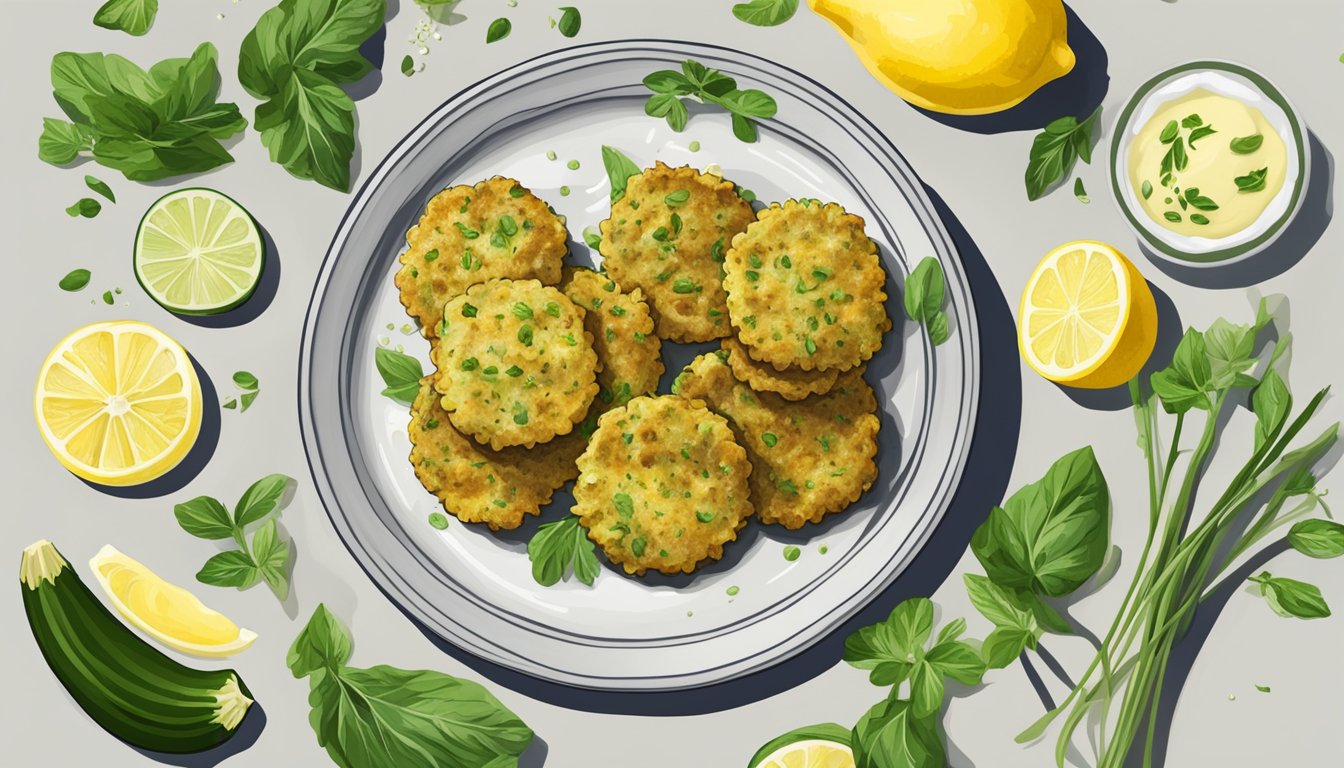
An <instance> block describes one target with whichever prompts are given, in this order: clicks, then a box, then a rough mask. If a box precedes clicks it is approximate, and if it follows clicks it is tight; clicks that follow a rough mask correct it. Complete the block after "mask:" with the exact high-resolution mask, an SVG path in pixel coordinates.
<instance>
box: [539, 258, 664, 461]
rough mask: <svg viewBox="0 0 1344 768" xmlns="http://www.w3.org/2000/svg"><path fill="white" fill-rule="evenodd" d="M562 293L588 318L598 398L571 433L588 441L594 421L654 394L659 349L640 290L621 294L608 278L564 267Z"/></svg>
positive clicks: (660, 362) (585, 323)
mask: <svg viewBox="0 0 1344 768" xmlns="http://www.w3.org/2000/svg"><path fill="white" fill-rule="evenodd" d="M560 292H561V293H563V294H565V295H566V296H568V297H569V299H570V300H571V301H573V302H574V303H575V304H577V305H579V306H580V307H582V308H583V309H584V311H585V312H586V314H585V315H584V318H583V328H584V330H586V331H587V332H588V333H590V334H591V335H592V337H593V349H594V351H596V352H597V365H598V371H597V383H598V386H599V389H598V392H597V397H596V398H594V399H593V405H592V407H591V408H589V410H588V416H587V417H586V418H585V419H584V420H583V423H582V424H580V425H579V429H577V430H575V432H580V433H583V436H584V437H585V438H587V436H588V435H591V434H592V433H593V430H594V429H596V428H597V417H599V416H601V415H602V414H604V413H606V412H607V411H609V410H611V409H612V408H616V407H619V406H622V405H625V404H626V403H627V402H628V401H629V400H630V398H632V397H638V396H639V395H647V394H651V393H653V391H654V390H656V389H657V388H658V379H659V378H661V377H662V375H663V358H662V345H663V343H662V340H661V339H659V338H658V337H657V336H655V335H654V334H653V318H652V317H651V316H650V314H649V305H648V304H647V303H646V302H645V301H644V295H643V293H641V291H640V290H639V289H638V288H636V289H634V290H633V291H631V292H630V293H625V292H623V291H622V290H621V286H619V285H617V283H616V281H615V280H612V279H611V278H610V277H608V276H607V275H604V274H601V273H598V272H594V271H593V270H591V269H583V268H575V267H565V274H564V279H563V280H562V282H561V283H560Z"/></svg>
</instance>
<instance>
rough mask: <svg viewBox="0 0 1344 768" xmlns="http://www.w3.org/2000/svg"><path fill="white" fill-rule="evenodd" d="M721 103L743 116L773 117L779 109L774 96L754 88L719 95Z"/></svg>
mask: <svg viewBox="0 0 1344 768" xmlns="http://www.w3.org/2000/svg"><path fill="white" fill-rule="evenodd" d="M719 103H720V104H722V105H723V106H724V107H726V108H727V109H728V111H730V112H732V113H734V114H735V115H742V116H743V117H755V118H771V117H774V116H775V113H776V112H777V111H778V110H779V105H778V104H776V103H775V100H774V98H772V97H771V96H769V95H767V94H766V93H765V92H763V91H758V90H756V89H754V88H748V89H747V90H745V91H730V92H728V93H726V94H724V95H723V96H720V97H719Z"/></svg>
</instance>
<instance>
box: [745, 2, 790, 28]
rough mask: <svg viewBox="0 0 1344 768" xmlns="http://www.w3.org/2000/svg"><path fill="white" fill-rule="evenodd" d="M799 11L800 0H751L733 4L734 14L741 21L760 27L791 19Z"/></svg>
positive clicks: (772, 25)
mask: <svg viewBox="0 0 1344 768" xmlns="http://www.w3.org/2000/svg"><path fill="white" fill-rule="evenodd" d="M797 11H798V0H750V2H746V3H738V4H737V5H734V6H733V15H734V16H736V17H737V19H738V20H739V21H745V22H747V23H748V24H754V25H756V26H758V27H774V26H778V25H780V24H783V23H784V22H786V21H788V20H789V19H791V18H793V14H794V13H796V12H797Z"/></svg>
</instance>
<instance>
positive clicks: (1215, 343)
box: [1203, 317, 1269, 390]
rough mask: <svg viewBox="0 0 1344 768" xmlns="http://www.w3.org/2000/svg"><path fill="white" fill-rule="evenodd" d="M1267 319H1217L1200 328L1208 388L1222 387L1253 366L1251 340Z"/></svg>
mask: <svg viewBox="0 0 1344 768" xmlns="http://www.w3.org/2000/svg"><path fill="white" fill-rule="evenodd" d="M1268 320H1269V318H1268V317H1265V318H1263V320H1262V321H1260V320H1258V321H1257V322H1256V324H1254V325H1237V324H1235V323H1229V322H1227V321H1226V320H1224V319H1222V318H1219V319H1217V320H1215V321H1214V322H1213V324H1212V325H1210V326H1209V328H1208V330H1206V331H1204V336H1203V338H1204V350H1205V353H1206V354H1207V355H1208V358H1209V383H1208V387H1209V388H1210V389H1214V390H1223V389H1228V388H1230V387H1232V386H1234V385H1235V384H1237V382H1238V381H1240V377H1241V375H1242V374H1244V373H1245V372H1246V371H1248V370H1250V369H1251V368H1253V367H1254V366H1255V363H1256V358H1255V341H1256V338H1257V337H1258V336H1259V335H1260V330H1261V329H1262V328H1263V327H1264V324H1265V323H1267V322H1268Z"/></svg>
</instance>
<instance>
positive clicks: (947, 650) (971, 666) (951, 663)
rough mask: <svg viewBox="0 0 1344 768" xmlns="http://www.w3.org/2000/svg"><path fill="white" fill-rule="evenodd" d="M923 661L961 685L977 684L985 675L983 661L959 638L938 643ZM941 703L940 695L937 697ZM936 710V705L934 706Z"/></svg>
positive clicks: (940, 703) (939, 703)
mask: <svg viewBox="0 0 1344 768" xmlns="http://www.w3.org/2000/svg"><path fill="white" fill-rule="evenodd" d="M924 663H925V664H928V665H930V666H931V667H933V669H934V670H935V671H937V672H938V674H940V675H942V676H943V677H950V678H952V679H953V680H956V681H957V682H959V683H961V684H962V685H979V684H980V679H981V678H982V677H984V675H985V661H984V659H982V658H980V654H978V653H976V652H975V649H974V648H972V647H971V646H969V645H967V644H966V643H963V642H962V641H960V640H946V641H944V642H941V643H938V644H937V645H935V646H933V648H932V649H930V650H929V652H928V654H927V655H925V656H924ZM938 705H939V706H941V705H942V697H941V696H940V697H938ZM935 711H936V707H935Z"/></svg>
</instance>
